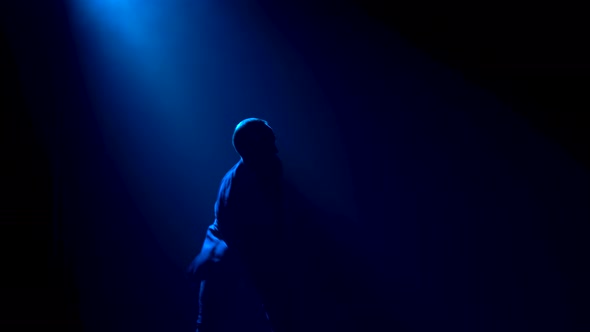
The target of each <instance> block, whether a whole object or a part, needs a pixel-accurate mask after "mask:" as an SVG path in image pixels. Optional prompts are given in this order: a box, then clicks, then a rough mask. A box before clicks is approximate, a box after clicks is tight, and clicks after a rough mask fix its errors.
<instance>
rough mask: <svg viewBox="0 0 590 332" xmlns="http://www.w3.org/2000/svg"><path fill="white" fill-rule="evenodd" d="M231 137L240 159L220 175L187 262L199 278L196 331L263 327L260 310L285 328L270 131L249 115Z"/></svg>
mask: <svg viewBox="0 0 590 332" xmlns="http://www.w3.org/2000/svg"><path fill="white" fill-rule="evenodd" d="M232 141H233V146H234V148H235V150H236V152H237V153H238V154H239V155H240V157H241V158H240V160H239V161H238V162H237V163H236V164H235V165H234V166H233V167H232V168H231V169H230V170H229V171H228V172H227V173H226V174H225V176H224V177H223V180H222V181H221V185H220V188H219V193H218V197H217V200H216V202H215V221H214V223H213V224H212V225H211V226H210V227H209V228H208V231H207V238H206V239H205V242H204V244H203V247H202V249H201V253H200V254H199V255H198V256H197V257H196V258H195V259H194V260H193V262H192V263H191V265H190V266H189V272H190V273H191V274H192V275H193V277H194V278H195V279H197V280H202V282H201V292H200V310H199V320H198V326H199V327H198V331H199V332H211V331H225V330H240V331H248V330H252V331H254V330H256V331H265V329H268V328H269V327H268V325H266V326H265V325H264V323H262V321H263V320H264V319H263V317H264V314H266V317H268V319H269V320H270V323H271V325H272V330H273V331H274V332H286V331H292V330H293V321H292V319H291V318H290V317H291V315H292V314H291V313H292V310H291V308H290V306H291V297H290V296H289V285H288V283H287V275H288V274H287V271H286V263H285V261H286V256H287V255H286V253H287V251H286V250H285V236H284V235H285V234H284V221H283V220H284V218H283V202H282V164H281V161H280V159H279V158H278V156H277V153H278V149H277V147H276V145H275V141H276V138H275V134H274V132H273V130H272V128H271V127H270V126H269V125H268V123H267V122H266V121H265V120H262V119H257V118H249V119H245V120H243V121H241V122H240V123H239V124H238V125H237V126H236V128H235V130H234V134H233V138H232ZM260 303H262V304H264V311H262V308H261V306H260ZM261 317H262V318H261Z"/></svg>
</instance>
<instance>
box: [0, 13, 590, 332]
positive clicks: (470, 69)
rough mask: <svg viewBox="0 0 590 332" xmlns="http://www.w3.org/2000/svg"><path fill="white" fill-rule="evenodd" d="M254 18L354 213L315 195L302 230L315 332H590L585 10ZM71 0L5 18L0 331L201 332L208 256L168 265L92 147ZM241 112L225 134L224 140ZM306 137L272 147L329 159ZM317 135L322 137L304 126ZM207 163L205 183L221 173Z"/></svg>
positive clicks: (106, 159) (90, 112) (109, 163)
mask: <svg viewBox="0 0 590 332" xmlns="http://www.w3.org/2000/svg"><path fill="white" fill-rule="evenodd" d="M254 3H255V5H254ZM249 5H252V6H254V7H256V11H255V12H256V15H259V16H256V17H259V18H261V19H262V17H264V20H265V22H266V24H267V25H268V26H272V27H273V29H275V30H274V31H275V34H276V35H278V36H280V38H281V40H283V41H284V43H286V44H288V45H289V47H290V50H291V51H292V52H296V53H297V56H298V57H299V58H300V59H302V61H303V62H304V63H305V65H306V66H307V69H308V70H309V72H310V73H311V75H312V77H313V79H314V83H313V84H314V86H316V87H318V89H319V91H321V92H320V93H319V94H320V95H321V97H319V98H320V99H321V103H320V105H319V106H318V105H316V106H314V107H310V108H308V109H301V110H300V111H301V112H303V113H304V114H306V118H309V119H313V118H314V117H315V116H318V117H321V118H324V117H326V118H328V119H331V120H333V121H330V122H329V124H330V126H331V129H330V135H332V136H333V135H336V136H334V137H336V138H334V137H332V138H331V140H332V141H337V142H339V143H338V147H339V148H340V149H341V150H339V151H340V153H341V156H344V157H343V159H344V161H343V160H342V159H338V160H339V163H340V162H343V163H344V164H345V165H344V164H343V165H341V166H342V167H341V168H338V165H337V166H336V168H337V169H335V168H334V169H328V170H325V168H322V167H321V166H317V173H319V174H320V175H319V178H321V175H322V172H326V173H328V172H330V171H333V172H336V173H338V174H340V175H339V176H338V177H337V178H338V179H342V178H346V179H347V183H346V185H344V184H337V185H336V186H335V187H334V188H333V190H334V191H337V190H338V189H339V188H340V187H339V186H343V187H346V189H347V190H348V192H349V193H350V195H351V196H350V197H351V199H352V201H353V202H354V206H355V208H354V209H352V208H351V209H348V210H347V209H346V208H344V207H342V205H346V203H342V201H339V200H338V199H336V198H333V196H334V195H332V192H331V191H330V190H329V188H328V189H326V187H325V186H324V187H322V186H321V185H318V186H319V187H318V190H317V191H318V192H321V193H320V194H318V196H316V197H314V198H307V199H303V198H302V200H308V201H313V202H312V203H309V202H308V203H305V204H311V205H314V206H315V207H313V208H309V210H306V211H307V212H309V213H310V214H312V215H314V216H315V217H314V218H308V219H306V220H307V221H306V223H302V224H305V226H309V227H310V229H313V228H315V231H313V232H302V234H301V236H302V237H305V236H307V237H308V239H307V240H309V241H315V242H308V243H313V244H314V245H313V248H311V247H312V245H308V246H303V245H302V252H303V253H307V254H308V255H309V257H315V259H316V260H317V261H316V260H314V259H310V260H309V261H308V262H307V263H308V267H311V268H309V269H308V270H305V269H303V268H302V270H301V274H302V280H303V281H302V282H307V283H308V284H309V289H310V290H314V291H315V292H310V294H311V295H309V296H310V298H309V299H308V302H307V304H306V305H307V306H309V310H307V312H308V318H307V319H304V320H303V321H304V322H305V323H306V324H308V326H309V330H310V331H312V330H314V329H315V328H318V329H319V327H324V328H325V329H327V330H331V329H334V330H336V328H334V326H338V329H346V328H349V329H350V330H353V329H354V330H356V331H359V330H360V331H362V330H383V331H395V330H415V331H435V330H436V331H447V330H448V331H590V320H589V318H588V312H589V310H590V305H589V303H588V298H590V289H589V287H588V285H587V280H590V275H589V273H588V269H587V268H586V265H587V262H588V255H587V254H588V252H589V249H590V248H589V244H588V241H587V237H588V227H589V226H588V222H589V221H590V218H589V217H590V213H589V212H590V211H589V209H590V204H589V202H590V194H589V191H590V186H589V185H590V180H589V167H590V159H589V155H590V154H589V153H588V151H589V147H588V144H587V142H588V141H590V140H589V137H588V135H589V132H590V131H589V129H590V128H589V124H590V123H589V120H588V114H587V113H588V110H589V109H590V107H589V106H590V101H589V99H588V97H587V91H588V88H589V87H590V86H589V83H588V82H589V81H588V76H589V71H590V64H588V60H587V59H588V58H589V57H588V56H589V54H588V51H587V49H586V39H587V36H586V35H587V31H588V25H589V23H588V20H585V19H584V17H583V14H584V11H583V10H582V9H581V6H580V5H577V4H574V3H567V2H560V3H558V4H552V5H542V4H541V3H539V2H535V3H533V2H525V1H512V2H502V1H500V2H498V1H496V2H481V1H479V2H469V3H467V2H462V1H446V2H432V3H429V2H420V3H417V2H411V3H410V2H409V3H399V4H395V5H392V4H390V3H386V2H380V1H362V2H361V1H358V2H355V1H282V2H280V4H279V3H278V2H273V1H259V2H243V3H241V4H240V5H237V4H236V6H237V7H238V9H236V13H240V9H243V8H246V7H248V6H249ZM66 7H67V6H66V4H65V2H61V1H37V2H18V3H17V2H13V3H8V2H4V3H3V4H2V5H1V7H0V13H1V15H2V26H1V28H2V29H1V30H0V33H1V35H0V37H1V39H0V41H1V47H2V49H1V53H0V55H1V57H2V58H1V61H0V66H1V67H0V68H1V76H0V79H1V80H2V82H1V87H2V88H1V91H2V95H1V96H2V97H1V99H0V100H1V104H0V109H1V110H2V113H1V118H0V125H1V135H2V139H1V144H2V146H1V149H2V152H1V154H0V156H1V165H2V173H1V179H2V182H1V184H0V186H1V188H2V200H1V209H0V218H1V222H0V223H1V230H0V236H1V241H0V243H1V252H2V256H1V258H2V260H1V262H2V263H1V264H2V278H1V284H0V294H1V295H0V304H1V306H2V310H1V314H0V326H1V327H0V329H1V330H2V331H21V330H33V329H35V330H37V329H44V328H58V329H61V330H62V331H81V330H85V331H86V330H90V331H94V330H96V331H119V330H121V331H122V330H131V331H133V330H138V331H139V330H143V331H157V330H162V331H163V330H166V331H171V330H175V331H184V330H190V329H191V328H192V325H191V324H192V320H193V319H194V299H193V295H194V294H192V293H190V291H188V290H186V288H185V287H186V284H185V283H184V279H183V270H184V265H183V264H182V263H183V262H186V263H187V264H188V259H189V258H190V256H191V255H193V254H195V252H186V257H184V256H183V257H180V258H179V257H173V258H171V257H170V254H169V252H167V251H166V250H165V249H163V247H162V245H161V244H159V242H158V241H159V239H158V237H157V236H155V235H154V234H153V229H152V228H150V227H149V226H147V223H146V222H144V219H146V218H147V217H146V216H145V215H144V214H143V213H144V212H142V211H144V210H142V209H141V207H138V206H139V205H140V203H137V201H136V198H134V196H133V195H132V194H130V192H129V191H128V187H126V184H125V183H126V182H125V181H124V178H125V175H124V174H123V173H121V172H119V171H118V169H117V166H116V162H114V161H113V158H114V157H113V156H112V155H111V154H109V152H108V151H109V150H108V148H107V146H106V145H107V143H105V140H104V139H103V138H101V137H102V136H101V134H100V128H99V126H100V125H99V124H98V122H97V121H96V115H95V113H94V112H98V111H96V108H97V107H96V105H94V104H93V101H92V99H91V98H90V97H89V96H90V93H89V92H88V90H89V88H88V85H87V81H85V80H84V78H83V76H84V74H83V70H82V69H81V67H82V66H81V64H80V59H79V58H78V55H77V54H78V53H77V51H76V46H75V42H74V37H73V32H72V29H73V28H72V25H71V24H70V20H69V19H68V13H67V10H66ZM189 7H190V6H189ZM244 15H245V14H244ZM309 103H310V104H312V102H309ZM273 112H274V111H273V110H269V111H268V112H267V113H263V114H271V115H269V120H270V121H271V124H272V123H273V119H274V120H275V123H282V122H280V117H281V116H282V115H274V118H273V115H272V114H273ZM318 112H323V113H322V114H323V115H318ZM246 113H247V112H246ZM244 114H245V113H244ZM277 114H278V113H277ZM241 116H242V114H241V113H239V114H234V117H233V118H232V117H230V118H229V119H228V120H227V121H226V122H216V123H217V124H218V125H219V126H220V127H221V128H224V130H225V131H227V132H229V133H231V130H232V127H231V126H233V125H235V123H237V121H236V120H238V121H239V119H240V117H241ZM284 121H285V122H287V120H284ZM219 123H221V124H219ZM296 125H297V126H299V129H296V130H295V129H293V130H294V131H293V132H291V133H289V132H287V129H285V130H283V133H284V141H285V150H282V152H281V153H285V154H288V153H289V150H288V147H291V148H293V150H295V149H298V151H309V153H310V155H313V156H322V154H323V153H325V151H321V149H323V148H325V147H328V148H330V147H332V145H330V144H329V142H332V141H330V140H328V139H326V141H324V140H323V138H321V133H322V128H316V127H314V126H319V125H317V123H316V124H314V123H313V122H307V123H306V122H297V123H296ZM304 126H309V127H308V128H304ZM277 127H278V128H276V129H277V131H278V133H279V135H281V131H280V130H279V129H280V128H286V125H280V124H279V125H277ZM306 130H308V131H310V132H311V133H312V135H316V136H313V137H316V139H317V140H318V142H319V144H314V142H313V140H311V142H310V140H307V139H301V140H298V139H297V138H296V135H295V134H293V133H304V132H306ZM223 135H227V133H225V134H223ZM223 135H222V136H223ZM290 135H291V136H290ZM279 137H280V136H279ZM294 137H295V138H294ZM318 137H319V138H318ZM326 142H328V143H326ZM322 144H323V145H322ZM326 144H327V145H326ZM224 149H227V150H231V146H229V145H228V146H227V147H224ZM224 153H231V151H230V152H224ZM303 155H305V153H303ZM234 158H235V157H234ZM310 158H311V157H310ZM322 158H324V159H322ZM329 158H330V153H327V154H325V155H323V157H318V159H316V161H315V162H317V163H318V165H321V164H329V165H332V164H333V163H334V162H333V161H330V160H329ZM212 159H214V158H212ZM285 159H287V160H293V159H294V158H291V159H289V158H288V156H287V158H285ZM302 162H303V161H302ZM215 165H223V166H222V167H219V169H217V170H216V171H215V172H214V173H211V174H208V175H207V176H208V177H211V178H212V179H211V180H209V181H210V182H211V184H209V185H208V186H209V187H210V188H215V186H216V185H217V184H218V182H217V181H218V179H220V178H221V175H222V174H223V172H224V171H225V169H226V168H228V167H226V166H227V165H228V164H227V163H223V162H218V164H215ZM229 165H230V166H231V163H230V164H229ZM215 167H216V166H215ZM293 167H294V166H293ZM216 168H217V167H216ZM294 168H296V167H294ZM185 171H186V170H185ZM122 174H123V175H122ZM305 177H306V175H301V174H299V177H298V178H299V179H301V178H305ZM294 181H295V182H296V181H297V180H296V179H295V180H294ZM311 182H312V181H308V183H306V184H305V185H304V187H306V188H310V187H313V185H312V184H311ZM328 186H329V185H328ZM209 187H208V188H209ZM340 189H341V188H340ZM214 190H215V189H213V191H214ZM209 191H210V190H209ZM304 191H305V190H304ZM213 195H214V192H212V193H211V195H210V196H213ZM210 196H206V197H207V199H206V200H207V201H206V204H205V205H206V208H207V210H206V211H207V212H206V213H209V209H210V208H211V207H212V204H209V202H210V201H211V200H212V198H211V197H210ZM304 196H305V195H304ZM336 196H337V195H336ZM318 197H319V198H318ZM326 202H328V203H326ZM169 204H170V205H167V208H169V209H172V208H173V207H174V205H173V204H172V203H169ZM179 204H180V203H179ZM305 204H304V203H301V205H302V206H303V205H305ZM325 205H329V206H330V207H331V208H322V207H323V206H325ZM305 206H307V205H305ZM340 207H342V209H340ZM189 209H190V207H189ZM162 210H163V211H166V209H165V208H164V207H162ZM175 211H177V213H178V215H180V216H181V217H182V214H183V212H182V211H180V212H178V210H175ZM185 215H186V216H190V213H188V212H187V213H185ZM186 218H188V217H186ZM316 219H317V220H316ZM314 220H315V221H314ZM208 222H209V220H208V221H203V222H199V223H200V224H198V225H197V226H195V227H194V229H191V231H198V234H202V233H201V232H204V227H206V224H207V223H208ZM314 222H316V223H314ZM302 228H303V227H302ZM195 234H196V233H195ZM199 236H201V235H199ZM200 240H201V238H197V239H195V243H196V247H197V248H198V244H199V242H200ZM303 243H305V242H303ZM318 252H319V253H322V254H321V255H319V256H321V257H317V256H314V255H313V254H314V253H315V254H317V253H318ZM303 256H304V257H308V256H305V255H303ZM179 261H180V263H178V262H179ZM130 262H131V263H130ZM312 274H313V277H312V276H311V275H312ZM312 280H313V281H312ZM320 304H325V305H324V306H323V305H320ZM331 322H334V324H335V325H330V324H331ZM326 324H327V325H326ZM326 326H331V328H330V327H326Z"/></svg>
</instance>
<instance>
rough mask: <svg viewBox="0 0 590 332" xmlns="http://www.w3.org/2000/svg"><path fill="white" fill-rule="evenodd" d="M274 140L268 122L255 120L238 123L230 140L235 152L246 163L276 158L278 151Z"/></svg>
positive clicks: (250, 119)
mask: <svg viewBox="0 0 590 332" xmlns="http://www.w3.org/2000/svg"><path fill="white" fill-rule="evenodd" d="M275 140H276V137H275V134H274V131H273V130H272V128H271V127H270V126H269V125H268V122H266V121H265V120H262V119H257V118H249V119H246V120H243V121H241V122H240V123H238V125H237V126H236V129H235V130H234V135H233V138H232V141H233V145H234V148H235V149H236V152H237V153H238V154H239V155H240V156H241V157H242V159H244V162H246V163H248V162H257V161H264V160H268V159H274V158H276V154H277V153H278V152H279V151H278V149H277V147H276V145H275Z"/></svg>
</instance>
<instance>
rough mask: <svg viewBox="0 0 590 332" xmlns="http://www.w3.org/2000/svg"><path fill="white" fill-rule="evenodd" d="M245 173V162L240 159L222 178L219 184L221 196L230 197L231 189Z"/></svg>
mask: <svg viewBox="0 0 590 332" xmlns="http://www.w3.org/2000/svg"><path fill="white" fill-rule="evenodd" d="M241 173H243V162H242V160H240V161H238V162H237V163H236V164H235V165H234V166H233V167H232V168H230V169H229V171H227V172H226V173H225V175H224V176H223V178H222V179H221V185H220V186H219V196H220V198H221V197H228V196H229V193H230V189H231V188H232V187H234V186H235V183H236V179H238V178H239V177H240V174H241Z"/></svg>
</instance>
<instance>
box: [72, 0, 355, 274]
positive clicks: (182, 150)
mask: <svg viewBox="0 0 590 332" xmlns="http://www.w3.org/2000/svg"><path fill="white" fill-rule="evenodd" d="M245 7H246V6H245V5H241V7H239V8H237V9H236V8H229V7H224V6H223V5H221V4H219V3H217V2H215V1H186V0H168V1H163V0H150V1H146V0H143V1H140V0H121V1H115V0H109V1H104V0H70V8H71V11H70V15H71V20H72V22H73V26H74V29H75V33H76V40H77V42H78V48H79V53H80V58H81V61H82V63H83V66H84V68H85V77H86V85H87V86H88V88H89V90H90V94H91V97H92V98H93V100H92V103H93V107H94V113H95V114H94V116H95V117H96V119H97V120H98V121H99V122H100V126H101V128H102V130H103V135H104V140H105V141H106V143H107V145H108V146H109V149H110V153H111V154H112V157H113V160H114V161H115V162H116V163H117V164H118V167H119V169H120V171H121V173H122V178H123V179H124V181H126V182H127V187H128V188H129V191H130V192H131V193H132V195H133V197H134V199H135V200H136V202H137V205H138V207H140V208H141V209H142V210H143V214H144V215H145V216H146V221H147V222H148V223H149V224H150V227H151V228H152V229H153V232H154V234H155V235H156V237H157V238H158V240H159V241H160V243H161V245H162V247H164V248H165V249H166V250H167V251H168V252H169V254H170V255H171V256H173V257H174V259H175V260H176V261H177V262H178V264H185V263H186V259H187V255H193V254H194V250H195V242H196V241H195V235H196V234H199V232H200V231H201V230H202V226H205V225H207V224H208V223H210V222H211V221H212V220H211V211H212V204H213V201H214V199H215V193H216V191H217V186H218V185H219V181H220V179H221V176H222V175H223V173H224V172H225V171H226V170H227V169H228V168H229V167H231V165H232V164H233V163H234V162H235V161H236V154H235V153H234V151H233V149H232V147H231V129H233V126H235V124H236V123H237V122H239V121H240V120H242V119H244V118H247V117H253V116H254V117H261V118H265V119H267V120H269V121H270V122H271V123H272V125H273V128H275V129H276V130H277V132H278V133H279V136H280V137H281V139H280V142H279V149H281V144H284V145H283V146H284V147H285V149H284V150H282V151H281V152H280V153H281V158H284V160H285V161H286V164H287V165H294V169H296V170H297V172H299V173H301V174H298V175H297V178H296V180H305V181H308V184H309V186H308V187H310V186H311V183H314V182H315V183H317V182H318V181H314V180H313V179H312V178H311V177H313V176H314V175H315V176H321V177H322V181H321V183H324V184H326V186H329V185H332V184H338V183H340V184H341V183H344V181H342V180H341V179H340V180H338V179H337V176H336V172H334V171H333V170H334V169H340V170H343V169H344V167H343V166H342V163H340V164H339V165H338V162H337V160H342V159H343V158H342V157H341V156H340V157H337V156H336V155H337V154H338V153H340V152H335V151H336V149H334V148H335V147H336V148H337V145H338V143H337V135H335V134H334V133H333V131H332V129H331V127H332V126H331V125H330V121H331V120H330V118H329V117H328V116H325V112H321V111H322V108H323V107H324V106H325V105H324V104H323V103H322V102H321V101H319V100H320V99H321V97H318V96H317V91H314V90H313V88H312V87H313V84H312V83H311V79H310V77H311V76H312V75H310V74H306V73H305V68H304V66H302V65H301V63H298V62H297V60H296V59H294V58H293V53H295V52H292V51H291V52H287V51H289V50H288V47H287V46H285V45H282V46H281V44H280V43H281V42H282V41H281V40H280V38H276V36H275V37H271V36H272V34H269V33H267V31H266V30H267V29H268V28H269V27H268V26H265V27H261V25H263V24H261V23H260V21H259V19H260V17H257V14H256V13H253V12H254V11H253V12H247V10H248V8H245ZM258 16H260V15H258ZM273 38H274V39H273ZM271 39H273V40H271ZM306 75H307V76H306ZM318 90H319V89H318ZM310 96H312V97H310ZM312 99H313V100H312ZM314 110H319V111H320V112H317V111H314ZM322 114H324V115H322ZM312 122H313V123H314V125H313V128H314V129H311V130H310V128H308V127H307V126H309V123H312ZM294 128H299V130H294ZM303 133H305V135H303ZM293 142H297V144H293ZM305 146H308V147H311V146H315V147H321V146H323V147H324V149H323V150H322V151H320V149H319V148H317V151H315V152H314V151H312V150H310V149H309V148H307V149H306V148H305ZM313 154H318V156H316V157H314V156H313ZM320 159H322V160H323V162H322V163H320V164H318V163H317V162H316V161H317V160H320ZM327 159H331V160H327ZM295 166H296V167H295ZM318 170H319V172H318ZM322 170H323V171H322ZM340 172H342V171H340ZM304 173H307V174H309V175H307V176H305V175H303V174H304ZM331 177H333V179H331ZM317 180H319V179H317ZM316 189H317V188H314V189H311V190H309V192H310V193H311V194H312V195H313V194H314V193H321V192H326V191H322V190H316ZM339 192H344V190H340V191H339ZM318 195H319V194H318ZM350 196H351V197H352V194H351V195H350ZM334 201H335V200H334ZM341 201H345V200H341ZM348 201H349V202H350V199H349V200H348ZM339 205H342V204H339ZM347 206H349V207H350V206H352V204H347Z"/></svg>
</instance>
